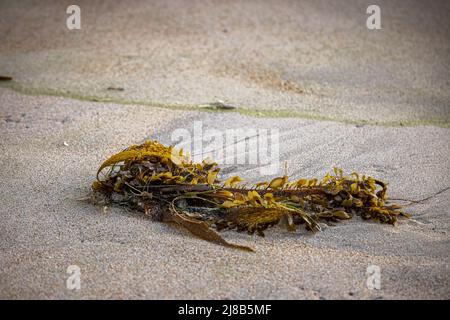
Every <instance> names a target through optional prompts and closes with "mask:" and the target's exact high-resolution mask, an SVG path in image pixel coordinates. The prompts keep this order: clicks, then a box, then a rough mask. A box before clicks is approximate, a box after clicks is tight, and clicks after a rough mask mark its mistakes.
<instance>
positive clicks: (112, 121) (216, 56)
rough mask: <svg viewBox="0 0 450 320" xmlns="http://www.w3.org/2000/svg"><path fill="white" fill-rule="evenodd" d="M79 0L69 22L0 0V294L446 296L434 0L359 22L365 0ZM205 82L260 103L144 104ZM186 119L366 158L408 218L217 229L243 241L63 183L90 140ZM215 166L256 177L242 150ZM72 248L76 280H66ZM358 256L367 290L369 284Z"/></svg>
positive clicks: (43, 6)
mask: <svg viewBox="0 0 450 320" xmlns="http://www.w3.org/2000/svg"><path fill="white" fill-rule="evenodd" d="M80 4H81V5H80V6H81V8H82V30H81V31H68V30H67V29H66V28H65V17H66V15H65V4H64V3H63V2H59V1H35V2H33V1H24V2H16V1H1V3H0V28H1V29H2V30H4V32H2V34H1V35H0V40H1V41H0V74H1V75H3V74H9V75H12V76H13V77H14V79H15V82H14V83H12V84H11V83H10V84H4V86H9V87H10V88H12V89H14V90H16V91H19V92H15V91H14V90H10V89H7V88H0V137H1V139H0V148H1V150H0V165H1V167H2V173H1V175H0V177H1V180H2V183H1V186H0V203H1V206H0V298H48V299H49V298H67V299H71V298H82V299H88V298H150V299H170V298H180V299H194V298H212V299H218V298H224V299H225V298H230V299H233V298H235V299H245V298H246V299H252V298H260V299H283V298H285V299H302V298H307V299H332V298H343V299H396V298H408V299H419V298H424V299H429V298H438V299H449V298H450V283H449V278H450V277H449V276H450V270H449V263H450V250H449V247H450V234H449V232H450V230H449V228H450V219H449V211H450V210H449V207H450V197H449V195H450V189H449V188H450V173H449V167H450V160H449V159H450V129H448V128H443V127H442V126H444V127H445V126H447V127H448V123H449V121H450V120H449V119H450V117H449V112H450V111H449V110H450V109H449V105H450V97H449V92H450V90H449V89H450V87H449V86H450V84H449V78H448V74H449V71H450V65H449V61H448V56H449V52H450V43H449V41H448V39H449V37H448V34H449V20H448V12H449V6H448V3H447V2H445V1H433V3H432V4H426V5H425V4H424V3H422V2H421V1H405V2H403V1H402V2H387V1H381V2H380V4H381V7H382V10H383V11H382V14H383V16H382V19H383V20H382V21H383V30H381V31H380V32H376V33H373V32H369V31H368V30H367V29H366V28H365V18H366V15H365V8H366V7H367V5H368V4H369V2H367V1H348V2H345V4H344V2H343V3H342V4H341V3H340V2H339V4H338V3H337V2H335V1H304V2H298V1H286V2H283V3H278V1H265V2H262V1H251V2H248V1H245V2H243V1H242V2H241V1H232V2H228V1H227V2H226V4H225V3H223V2H218V1H217V2H203V1H192V2H190V5H189V6H188V5H186V3H185V2H181V1H152V2H143V1H133V2H132V3H127V4H126V3H125V2H123V3H121V4H119V3H117V4H115V5H111V3H110V2H101V1H98V2H95V5H94V4H91V2H89V1H86V2H83V1H80ZM425 6H426V8H425ZM109 86H116V87H123V88H124V89H125V90H123V91H111V90H106V88H107V87H109ZM25 92H27V93H33V95H25V94H23V93H25ZM42 93H47V94H55V95H59V97H50V96H41V95H34V94H42ZM68 97H76V98H80V99H83V100H77V99H70V98H68ZM105 98H107V99H111V100H113V102H111V103H104V102H92V101H86V100H95V99H97V100H98V99H105ZM218 99H221V100H225V101H226V102H228V103H230V104H233V105H234V106H237V107H238V110H244V111H243V113H244V114H245V113H248V112H249V111H248V110H253V111H255V112H256V113H257V112H260V113H261V114H262V115H265V116H266V117H251V116H246V115H242V114H239V113H234V112H231V113H219V112H201V111H199V110H174V109H168V108H158V107H155V103H156V102H158V103H162V104H163V105H165V106H167V104H172V103H178V104H179V105H178V107H179V108H184V107H186V105H191V106H190V108H191V109H198V108H199V105H198V104H200V103H206V102H211V101H216V100H218ZM133 101H135V102H136V101H141V104H139V103H138V104H135V105H125V104H123V102H133ZM144 104H145V105H144ZM268 110H272V111H276V112H279V111H280V110H282V111H284V112H285V113H284V114H285V115H292V116H293V117H286V118H270V117H268V115H270V114H271V113H270V112H267V111H268ZM294 116H295V117H294ZM298 116H302V117H303V118H301V117H298ZM318 117H319V118H327V119H337V120H339V121H338V122H336V121H313V120H312V118H318ZM195 120H197V121H199V120H201V121H202V123H203V125H204V126H205V128H216V129H219V130H225V129H227V128H255V129H264V128H267V129H270V128H278V129H279V130H280V134H281V139H280V142H281V144H280V160H281V161H288V163H289V168H288V169H289V174H290V175H292V176H306V177H314V176H320V175H323V174H324V173H325V172H326V171H328V170H330V169H331V168H332V167H333V166H335V165H336V166H340V167H342V168H343V169H344V170H345V171H347V172H349V171H353V170H355V171H359V172H362V173H366V174H371V175H375V176H377V177H379V178H381V179H383V180H386V181H389V183H390V185H389V187H390V195H391V196H393V197H395V198H405V199H411V200H416V201H418V203H417V204H414V205H413V206H410V207H409V208H408V211H409V212H410V213H412V214H413V217H414V219H413V220H409V221H401V223H399V225H398V226H397V227H392V226H386V225H380V224H375V223H368V222H364V221H361V220H360V219H358V218H356V219H354V220H352V221H347V222H343V223H340V224H337V225H336V226H333V227H327V228H325V230H324V231H323V232H321V233H316V234H309V233H307V232H306V231H305V230H299V232H298V233H290V232H288V231H285V230H284V229H282V228H279V227H276V228H274V229H273V230H271V231H269V232H267V235H266V237H265V238H260V237H257V236H249V235H246V234H238V233H234V232H225V233H223V235H224V237H225V238H227V239H228V240H230V241H233V242H236V243H240V244H245V245H249V246H252V247H253V248H255V250H256V252H255V253H244V252H240V251H237V250H232V249H228V248H224V247H221V246H218V245H215V244H211V243H208V242H205V241H203V240H199V239H197V238H195V237H192V236H191V235H190V234H189V233H187V232H186V231H184V230H180V229H179V228H176V227H175V226H171V225H166V224H162V223H153V222H151V221H149V220H148V219H146V218H144V217H143V216H142V215H140V214H135V213H131V212H127V211H125V210H123V209H121V208H114V207H111V208H109V209H108V210H107V212H106V213H103V212H102V210H101V208H97V207H95V206H93V205H90V204H88V203H86V202H83V201H78V200H77V199H78V198H80V197H84V196H85V195H86V194H88V193H89V190H90V184H91V183H92V181H93V179H94V176H95V171H96V169H97V168H98V166H99V164H100V163H101V161H102V160H104V159H105V158H106V157H108V156H109V155H111V154H113V153H114V152H117V151H119V150H121V149H122V148H124V147H126V146H128V145H129V144H132V143H139V142H142V141H143V140H144V139H146V138H149V137H153V138H157V139H158V140H161V141H162V142H164V143H171V142H172V141H171V134H172V133H173V130H174V129H176V128H185V129H188V130H190V131H191V132H192V129H193V127H192V126H193V122H194V121H195ZM375 122H378V123H385V124H386V123H397V124H398V123H400V122H401V123H403V124H416V125H415V126H400V125H399V126H393V127H388V126H380V125H367V124H365V123H375ZM355 124H356V125H355ZM425 124H428V125H425ZM64 142H66V143H65V144H64ZM225 172H226V174H227V175H230V174H240V175H242V176H246V177H249V179H250V180H259V179H260V177H259V172H258V170H257V168H256V167H254V166H233V165H231V166H228V167H227V168H226V170H225ZM265 178H267V179H269V178H270V177H265ZM69 265H78V266H79V267H80V268H81V290H79V291H70V290H67V289H66V279H67V277H68V274H67V273H66V269H67V267H68V266H69ZM369 265H378V266H380V268H381V290H369V289H368V288H367V287H366V279H367V275H366V269H367V267H368V266H369Z"/></svg>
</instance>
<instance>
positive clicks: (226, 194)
mask: <svg viewBox="0 0 450 320" xmlns="http://www.w3.org/2000/svg"><path fill="white" fill-rule="evenodd" d="M219 172H220V168H219V167H218V166H217V163H214V162H211V161H207V160H204V161H203V162H202V163H194V162H192V161H191V159H190V158H189V157H188V156H187V155H185V154H183V150H182V149H181V150H175V149H174V148H173V147H172V146H169V147H167V146H164V145H162V144H161V143H159V142H157V141H147V142H145V143H143V144H141V145H132V146H130V147H129V148H127V149H125V150H123V151H121V152H119V153H117V154H115V155H113V156H111V157H110V158H109V159H107V160H106V161H105V162H103V164H102V165H101V166H100V168H99V169H98V172H97V180H96V181H95V182H94V183H93V185H92V188H93V190H94V197H93V199H94V200H95V201H96V202H97V203H98V202H99V201H103V203H105V201H106V203H115V204H119V205H124V206H127V207H129V208H131V209H133V210H138V211H142V212H144V213H145V214H146V215H148V216H149V217H151V218H152V219H153V220H155V221H163V222H175V223H176V224H178V225H180V226H183V227H185V228H186V229H188V230H189V231H190V232H191V233H193V234H195V235H196V236H198V237H200V238H202V239H205V240H208V241H211V242H215V243H218V244H221V245H225V246H228V247H233V248H238V249H243V250H247V251H252V249H251V248H249V247H246V246H241V245H237V244H232V243H229V242H227V241H226V240H224V239H223V238H222V237H221V236H220V235H219V234H218V233H217V232H216V230H217V231H220V230H224V229H230V230H237V231H246V232H248V233H250V234H254V233H256V234H258V235H260V236H264V230H266V229H267V228H269V227H271V226H274V225H276V224H278V223H280V222H282V223H284V224H285V225H286V226H287V228H288V230H291V231H296V229H297V227H298V225H304V226H305V228H306V230H309V231H319V230H320V225H319V222H324V223H328V222H337V221H339V220H346V219H350V218H352V217H354V216H355V215H358V216H360V217H361V218H363V219H365V220H374V221H377V222H381V223H388V224H392V225H395V224H396V222H397V219H398V217H406V218H408V217H409V215H408V214H406V213H405V212H403V211H401V210H400V209H401V207H400V206H398V205H396V204H387V195H386V191H387V185H386V184H385V183H384V182H382V181H380V180H377V179H375V178H373V177H369V176H365V175H360V174H358V173H355V172H353V173H351V174H350V175H349V176H346V175H344V174H343V172H342V170H341V169H338V168H334V170H333V173H329V174H326V175H325V176H324V177H323V178H322V179H321V180H318V179H298V180H294V181H291V180H289V178H288V177H287V176H286V175H285V176H282V177H278V178H275V179H273V180H272V181H262V182H258V183H256V184H254V185H252V186H245V187H244V186H240V183H241V182H242V181H243V180H244V179H242V178H241V177H239V176H233V177H231V178H229V179H228V180H226V181H220V180H219V179H218V174H219ZM214 229H215V230H214Z"/></svg>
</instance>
